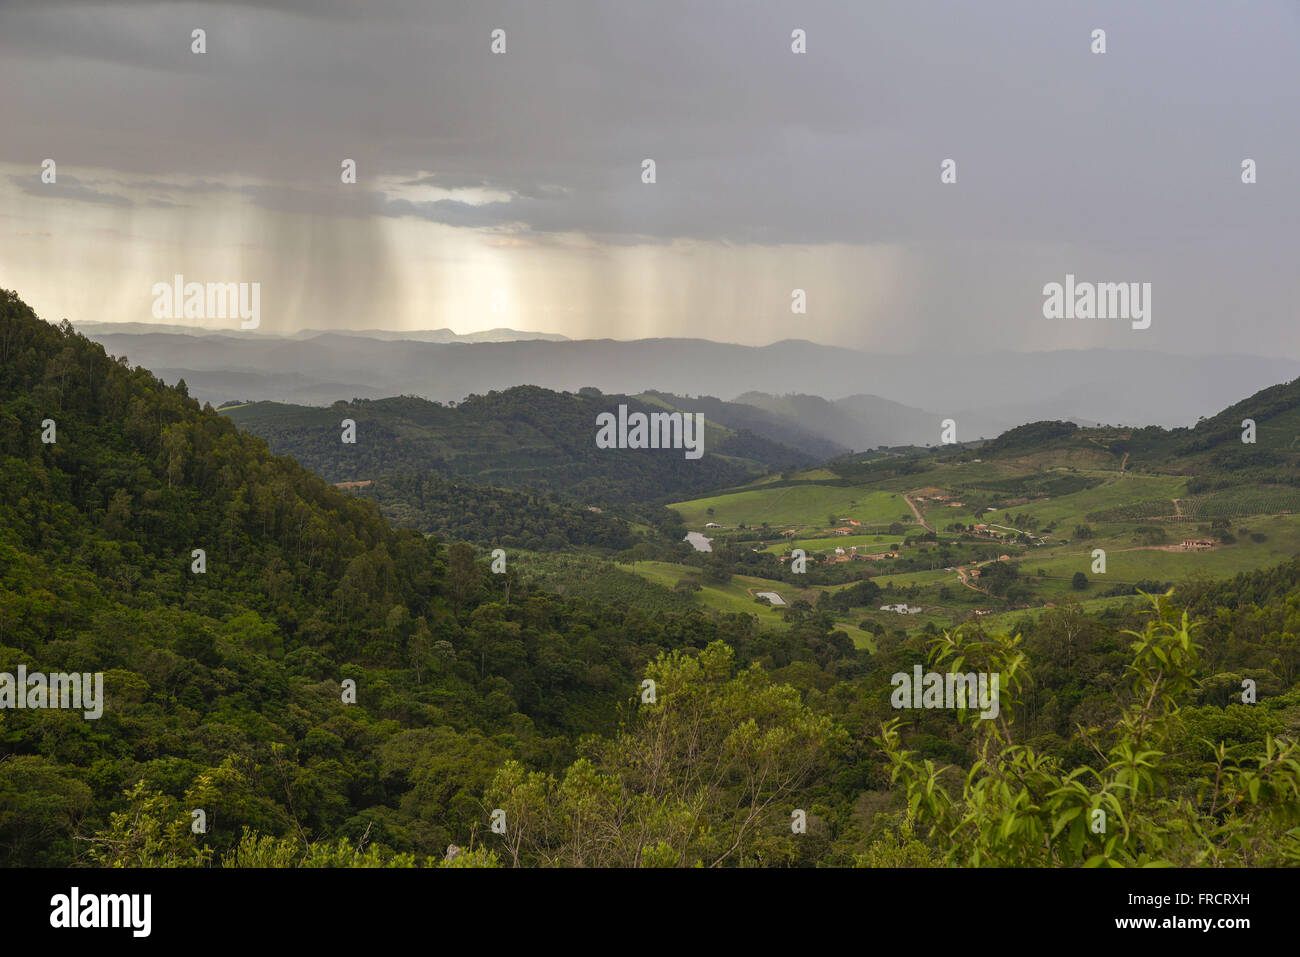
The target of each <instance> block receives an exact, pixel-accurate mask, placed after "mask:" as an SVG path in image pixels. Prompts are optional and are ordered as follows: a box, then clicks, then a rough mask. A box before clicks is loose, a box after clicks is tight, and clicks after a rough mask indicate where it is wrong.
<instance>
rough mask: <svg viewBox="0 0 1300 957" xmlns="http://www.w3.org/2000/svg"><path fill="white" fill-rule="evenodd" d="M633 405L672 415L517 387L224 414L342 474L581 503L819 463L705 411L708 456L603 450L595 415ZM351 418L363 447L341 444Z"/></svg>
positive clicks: (319, 467) (638, 498)
mask: <svg viewBox="0 0 1300 957" xmlns="http://www.w3.org/2000/svg"><path fill="white" fill-rule="evenodd" d="M619 405H626V406H627V407H628V409H629V411H630V412H638V411H639V412H645V413H650V412H655V411H664V407H663V405H662V404H651V403H649V402H646V401H642V400H640V399H637V398H635V397H629V396H625V395H602V394H601V393H600V392H599V391H598V390H596V389H583V390H581V391H580V392H579V393H561V392H552V391H550V390H549V389H541V388H538V387H536V386H517V387H515V388H512V389H506V390H505V391H502V392H489V393H488V394H486V395H471V396H468V397H466V398H465V400H464V401H462V402H460V403H451V404H449V405H443V404H442V403H439V402H429V401H427V400H425V399H420V398H415V397H412V396H402V397H398V398H392V399H376V400H356V401H353V402H350V403H349V402H336V403H335V404H334V405H333V406H331V407H330V408H328V409H322V408H313V407H309V406H297V405H284V404H281V403H275V402H255V403H253V404H251V405H246V406H232V407H227V408H225V409H223V410H222V412H223V414H225V415H228V416H230V418H231V419H233V420H234V421H235V422H236V423H237V424H238V425H239V426H240V427H241V428H243V429H246V430H248V431H249V432H252V433H253V434H255V435H259V436H261V437H262V438H264V439H266V441H267V442H268V443H269V444H270V447H271V449H272V451H274V452H276V453H277V454H282V455H291V456H293V457H294V458H295V459H296V460H297V461H298V462H300V463H302V464H303V465H304V466H306V467H307V468H309V469H311V470H312V471H313V472H315V473H316V474H317V475H320V476H322V477H323V478H326V479H328V480H329V481H331V482H351V481H365V480H369V479H376V478H379V477H381V476H390V475H400V474H412V473H415V474H419V473H424V472H433V473H435V474H437V475H441V476H443V477H446V478H451V479H456V480H458V481H461V482H472V483H474V484H478V485H487V486H495V487H500V488H511V489H529V490H536V491H543V492H558V493H561V494H563V495H564V496H565V497H566V498H568V499H570V500H571V501H575V502H577V503H579V504H592V503H600V504H604V503H614V502H622V503H642V502H647V501H657V500H663V499H670V498H672V497H674V496H678V495H680V494H687V493H691V492H696V491H705V490H708V489H715V488H721V487H725V486H728V485H737V484H740V483H742V482H745V481H747V480H749V479H750V478H752V477H753V476H755V475H758V474H761V473H763V472H765V471H767V470H768V469H770V468H785V467H789V466H798V465H808V464H811V463H812V462H813V461H814V459H813V457H812V456H810V455H809V454H807V453H806V452H801V451H799V450H797V449H793V448H790V447H789V446H786V445H782V444H780V443H778V442H775V441H772V440H771V439H767V438H763V437H762V436H760V435H756V434H755V433H753V432H750V431H735V430H732V429H727V428H723V427H721V426H719V425H718V424H717V423H715V422H712V421H710V420H708V419H707V417H706V419H705V422H706V429H705V440H704V448H705V450H706V452H707V454H706V455H705V456H704V457H703V458H699V459H687V458H686V457H685V455H684V454H678V455H665V454H661V453H659V452H657V451H650V450H623V451H622V452H621V453H620V452H613V453H611V450H608V449H599V448H597V447H596V442H595V436H596V417H597V416H598V415H600V414H601V413H606V412H610V413H612V412H616V411H617V409H618V407H619ZM344 419H351V420H352V421H354V422H355V423H356V443H355V444H344V443H343V442H342V441H341V434H342V433H341V425H340V423H341V422H342V421H343V420H344Z"/></svg>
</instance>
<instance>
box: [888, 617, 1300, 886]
mask: <svg viewBox="0 0 1300 957" xmlns="http://www.w3.org/2000/svg"><path fill="white" fill-rule="evenodd" d="M1151 603H1152V617H1151V620H1149V621H1148V622H1147V624H1146V626H1145V628H1143V629H1142V630H1141V631H1130V632H1128V634H1129V635H1130V637H1132V638H1133V642H1132V644H1131V646H1130V651H1129V654H1130V660H1129V664H1128V667H1127V671H1126V676H1125V678H1126V681H1125V684H1126V685H1127V689H1126V690H1127V695H1126V698H1125V706H1124V709H1123V711H1122V713H1121V714H1120V717H1119V720H1118V722H1117V723H1116V725H1115V726H1114V727H1112V728H1109V729H1105V730H1103V729H1100V728H1095V727H1082V726H1081V727H1080V728H1079V729H1078V733H1079V735H1080V737H1081V738H1082V740H1084V741H1085V742H1086V743H1087V745H1088V747H1089V749H1090V750H1091V752H1092V759H1091V760H1090V761H1089V762H1088V763H1085V764H1081V765H1079V766H1077V767H1074V768H1072V769H1069V770H1066V766H1064V765H1063V764H1062V763H1061V762H1060V761H1059V760H1058V759H1055V758H1052V757H1048V756H1046V755H1044V754H1042V753H1040V752H1039V751H1037V750H1035V749H1034V748H1033V747H1030V746H1028V745H1026V744H1022V743H1019V742H1017V741H1015V740H1013V738H1012V736H1011V734H1010V730H1011V729H1010V724H1011V722H1010V719H1009V717H1007V716H1009V715H1010V714H1011V713H1013V712H1014V710H1015V709H1017V708H1019V707H1022V706H1023V699H1022V698H1021V697H1020V695H1019V691H1020V685H1019V683H1018V682H1017V681H1015V680H1010V681H1004V685H1003V687H1004V689H1007V690H1006V691H1004V693H1003V699H1002V704H1001V715H1000V716H999V718H998V719H997V720H993V721H986V722H981V721H980V719H978V718H975V719H974V722H973V724H974V730H975V736H976V744H975V750H976V754H977V759H976V761H975V762H974V763H973V764H972V765H971V767H970V769H969V770H968V771H967V772H966V773H965V774H964V775H960V776H958V777H957V780H956V781H954V780H952V779H953V775H952V774H951V773H950V772H948V771H946V770H943V769H940V768H938V767H936V766H935V765H934V763H933V762H931V761H928V760H927V761H918V760H917V759H916V757H915V756H914V755H913V754H912V753H911V752H908V751H906V750H904V749H903V748H902V747H901V739H900V732H899V724H900V722H899V721H898V720H894V721H890V722H887V723H885V724H884V725H882V729H881V734H880V737H879V738H877V739H876V742H877V743H878V744H879V746H880V747H881V748H882V750H883V752H884V754H885V756H886V758H887V760H888V761H889V763H890V769H891V775H892V779H893V780H894V781H895V782H897V783H898V784H899V785H900V786H901V787H902V788H903V789H904V790H905V791H906V794H907V802H908V808H909V811H910V813H911V814H912V815H914V816H915V817H916V819H917V820H918V821H920V822H922V823H923V824H924V825H926V826H927V827H928V829H929V830H928V834H929V835H930V836H932V837H933V838H934V839H935V840H936V841H937V842H938V843H939V846H940V850H941V852H942V854H943V858H944V861H945V862H946V863H947V864H949V865H961V866H975V867H978V866H989V865H997V866H1039V867H1041V866H1076V865H1085V866H1100V865H1105V866H1150V865H1175V866H1198V865H1211V866H1222V865H1224V864H1229V863H1232V864H1248V865H1254V866H1266V865H1277V864H1297V863H1300V747H1298V746H1297V745H1296V744H1295V743H1294V742H1289V741H1282V740H1279V739H1277V738H1275V737H1274V736H1273V735H1272V734H1271V733H1269V732H1266V733H1265V736H1264V740H1263V746H1262V748H1256V749H1254V751H1253V752H1252V751H1250V750H1243V749H1242V748H1241V747H1240V746H1232V745H1229V744H1228V743H1227V742H1225V741H1219V742H1215V741H1213V740H1212V739H1205V741H1204V743H1203V744H1202V745H1201V750H1199V751H1198V750H1196V749H1188V748H1186V745H1187V742H1186V738H1185V731H1184V728H1185V722H1184V720H1183V716H1182V712H1181V710H1180V707H1181V705H1180V703H1181V702H1183V701H1184V700H1185V699H1186V698H1187V697H1188V695H1189V694H1190V693H1191V692H1192V691H1193V690H1194V689H1195V687H1196V684H1197V680H1196V677H1195V673H1196V666H1197V663H1198V659H1199V655H1200V652H1201V650H1202V649H1201V646H1199V645H1198V644H1197V643H1196V642H1195V641H1194V639H1193V637H1192V632H1193V631H1194V630H1195V628H1196V626H1195V624H1193V623H1191V622H1190V621H1189V619H1188V616H1187V614H1186V612H1184V613H1183V614H1182V615H1181V618H1175V617H1174V616H1173V614H1172V612H1171V611H1170V609H1169V608H1168V606H1167V604H1166V603H1165V599H1163V598H1159V597H1157V598H1153V599H1151ZM970 645H971V643H970V642H969V641H967V640H965V639H964V638H963V637H961V636H958V635H952V636H944V637H943V638H941V639H939V640H937V641H936V642H935V643H934V659H933V660H934V663H935V664H949V666H950V667H951V668H952V669H953V670H962V669H963V668H964V667H965V668H969V667H970V666H971V662H972V660H978V661H979V663H980V665H981V667H982V668H987V669H989V670H992V671H1002V672H1003V673H1004V676H1005V675H1006V674H1007V673H1008V670H1009V673H1010V674H1013V675H1016V676H1019V675H1021V673H1022V668H1023V665H1024V661H1023V658H1022V656H1021V655H1020V654H1019V652H1018V651H1016V648H1015V642H1014V641H1009V642H1003V643H1001V644H999V643H997V642H994V643H992V644H990V643H989V642H980V643H978V644H977V645H976V648H977V649H978V658H975V657H974V656H972V655H971V654H970V653H969V652H968V648H969V647H970ZM1008 692H1010V693H1008ZM1004 717H1007V720H1005V721H1004V720H1003V719H1004ZM1202 726H1204V725H1203V724H1202ZM1180 744H1181V745H1183V746H1184V750H1182V751H1181V752H1179V751H1175V750H1174V749H1175V748H1177V747H1178V746H1179V745H1180Z"/></svg>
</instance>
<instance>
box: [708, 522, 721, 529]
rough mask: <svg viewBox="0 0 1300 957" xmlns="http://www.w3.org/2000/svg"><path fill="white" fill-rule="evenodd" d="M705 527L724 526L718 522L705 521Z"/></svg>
mask: <svg viewBox="0 0 1300 957" xmlns="http://www.w3.org/2000/svg"><path fill="white" fill-rule="evenodd" d="M704 527H705V528H721V527H722V526H721V525H719V524H718V523H717V522H705V523H704Z"/></svg>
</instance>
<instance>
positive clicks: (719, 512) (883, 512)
mask: <svg viewBox="0 0 1300 957" xmlns="http://www.w3.org/2000/svg"><path fill="white" fill-rule="evenodd" d="M669 508H671V509H673V510H675V511H676V512H677V514H679V515H681V517H682V521H683V522H685V523H686V525H687V526H688V527H690V528H702V527H703V526H704V524H705V523H706V522H717V523H718V524H719V525H723V526H725V527H727V528H735V527H736V526H738V525H740V524H741V523H744V524H745V525H747V526H755V525H761V524H762V523H763V522H767V523H768V524H769V525H771V526H773V527H785V526H808V527H809V531H812V532H817V531H824V530H825V529H826V522H827V519H828V518H829V517H830V515H831V514H832V513H834V515H835V517H836V519H841V518H855V519H857V520H858V521H860V522H864V523H867V524H871V525H889V524H890V523H892V522H901V523H903V524H915V522H916V519H915V518H914V517H913V516H912V510H911V509H909V508H908V507H907V503H906V502H905V501H903V496H902V495H901V494H899V493H897V492H878V491H871V490H869V489H863V488H856V487H847V488H841V487H838V486H832V485H792V486H786V487H784V488H756V489H749V490H746V491H743V492H733V493H731V494H729V495H718V496H714V497H711V498H697V499H693V500H691V501H688V502H677V503H676V504H673V505H670V506H669ZM709 509H713V513H712V514H710V513H709Z"/></svg>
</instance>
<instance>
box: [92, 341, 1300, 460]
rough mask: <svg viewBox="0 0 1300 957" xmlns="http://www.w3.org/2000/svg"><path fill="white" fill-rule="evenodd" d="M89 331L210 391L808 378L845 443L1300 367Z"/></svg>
mask: <svg viewBox="0 0 1300 957" xmlns="http://www.w3.org/2000/svg"><path fill="white" fill-rule="evenodd" d="M86 334H87V335H88V336H89V337H90V338H91V339H93V340H95V341H97V342H100V343H101V344H103V345H104V347H105V348H106V349H107V350H108V351H109V352H110V353H112V354H114V355H117V356H127V357H129V359H130V360H131V361H132V362H134V363H138V364H141V365H144V366H146V367H147V368H149V369H151V370H152V371H153V372H154V373H155V374H157V375H159V376H160V377H162V378H163V379H165V380H166V381H171V382H174V381H175V380H176V379H179V378H184V379H185V381H186V384H187V385H188V387H189V389H190V393H191V394H192V395H194V396H195V397H197V398H199V399H201V400H206V401H210V402H212V403H213V404H214V405H216V404H220V403H222V402H225V401H228V400H232V399H238V400H243V399H250V400H271V401H283V402H294V403H303V404H310V405H328V404H330V403H332V402H335V401H338V400H347V399H352V398H371V399H378V398H383V397H385V396H393V395H418V396H423V397H425V398H428V399H430V400H434V401H441V402H446V401H459V400H461V399H463V398H464V397H465V396H467V395H470V394H474V393H480V394H481V393H483V392H487V391H492V390H498V391H499V390H502V389H508V388H511V387H513V386H517V385H536V386H540V387H542V388H546V389H552V390H556V391H564V392H573V391H577V390H578V389H580V388H582V387H584V386H594V387H596V388H598V389H600V390H601V391H603V392H607V393H618V394H625V395H637V394H641V393H646V392H649V391H651V390H656V391H661V392H664V393H668V394H672V395H678V396H694V395H705V396H717V397H718V398H719V399H721V400H723V401H728V400H731V399H734V398H735V397H737V396H742V395H745V394H747V393H755V392H756V393H762V394H766V395H773V394H803V395H812V396H817V397H821V398H822V399H824V400H826V401H828V402H835V403H841V404H842V406H843V408H844V409H846V410H847V411H850V412H852V413H853V414H854V417H855V418H856V419H857V420H859V423H858V424H855V425H852V426H849V425H847V424H846V425H845V426H844V428H846V429H848V430H849V431H848V432H847V433H846V435H845V436H841V435H839V433H838V429H832V431H833V432H834V434H826V433H821V434H823V436H824V437H826V438H829V439H830V440H832V441H835V442H837V443H839V444H841V445H844V446H854V445H857V444H858V442H859V441H860V440H865V442H864V444H870V445H873V446H874V445H878V444H889V440H890V437H889V436H888V435H884V436H881V435H879V434H878V433H873V432H871V431H870V430H868V432H867V433H865V434H864V435H862V436H861V437H860V438H851V437H850V436H855V435H856V431H855V430H858V429H859V428H860V423H861V421H863V420H865V421H867V422H869V423H870V422H872V421H874V422H875V423H876V425H877V426H880V425H890V426H892V425H895V424H897V423H898V422H911V421H914V419H913V418H912V417H913V415H914V414H913V413H911V412H908V411H906V410H908V409H911V410H923V411H924V413H926V414H927V415H928V416H929V417H931V418H933V417H936V416H937V417H938V418H939V419H940V420H942V419H945V418H952V419H954V420H956V422H957V429H958V434H959V437H961V438H963V439H964V438H966V437H970V438H978V437H979V436H980V435H985V436H988V435H990V434H991V433H993V432H996V431H998V430H999V429H1001V428H1008V427H1011V426H1014V425H1017V424H1019V423H1022V422H1028V421H1034V420H1039V419H1043V418H1055V419H1069V420H1073V421H1078V422H1084V423H1087V422H1094V423H1106V424H1115V425H1118V424H1123V425H1129V426H1143V425H1163V426H1189V425H1191V424H1193V423H1194V422H1195V421H1196V419H1197V417H1198V416H1206V415H1214V414H1216V413H1218V412H1219V411H1220V410H1221V409H1223V408H1225V407H1226V406H1228V405H1229V404H1231V403H1232V402H1235V401H1237V400H1238V399H1239V398H1240V397H1241V396H1243V395H1250V394H1253V393H1254V392H1257V391H1259V390H1260V389H1262V388H1266V387H1268V386H1270V385H1273V384H1274V383H1277V382H1281V381H1289V380H1291V379H1294V378H1296V377H1297V376H1298V375H1300V362H1297V361H1295V360H1291V359H1285V358H1274V357H1263V356H1248V355H1225V356H1206V357H1189V356H1176V355H1166V354H1162V353H1155V352H1150V351H1143V350H1126V351H1121V350H1106V349H1091V350H1062V351H1058V352H1044V353H1014V352H993V353H987V354H983V355H952V354H945V353H937V352H936V353H926V354H912V355H888V356H882V355H873V354H870V353H867V352H859V351H855V350H852V349H844V348H836V347H831V346H821V345H816V344H814V343H811V342H804V341H800V340H787V341H784V342H779V343H775V344H773V345H770V346H740V345H732V344H728V343H718V342H711V341H708V340H703V339H637V340H631V341H621V340H613V339H576V340H565V341H553V340H545V339H520V340H515V341H508V342H464V341H460V342H432V341H430V342H421V341H414V340H410V339H402V340H396V339H395V340H385V339H382V338H376V337H375V336H373V335H369V334H367V335H363V336H357V335H346V334H340V333H337V332H321V333H320V334H318V335H312V336H311V337H310V338H280V339H275V338H272V339H269V340H268V339H267V338H266V337H255V336H251V335H246V336H243V337H238V336H232V335H192V334H186V335H179V334H173V333H158V332H147V333H124V332H122V331H121V330H113V329H112V328H111V327H108V326H105V327H103V328H99V327H95V326H91V325H89V324H87V325H86ZM864 395H865V396H872V397H883V399H882V401H883V402H886V403H895V404H896V406H897V408H895V407H893V406H884V405H882V406H880V407H879V408H878V409H875V410H873V409H871V408H864V407H863V406H864V404H865V405H866V406H871V405H874V403H871V402H869V401H867V400H855V399H854V397H857V396H864ZM768 411H771V409H770V408H769V409H768ZM846 421H847V420H846ZM936 434H937V433H936Z"/></svg>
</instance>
